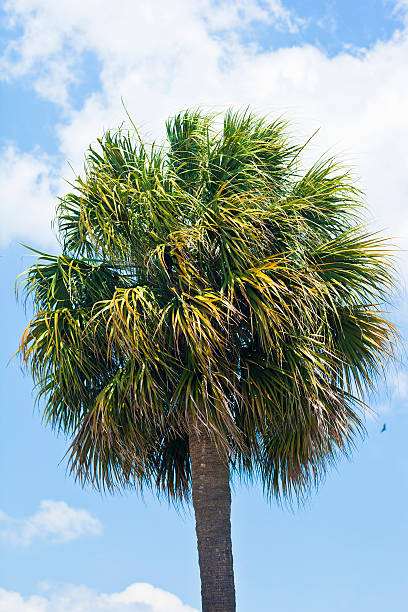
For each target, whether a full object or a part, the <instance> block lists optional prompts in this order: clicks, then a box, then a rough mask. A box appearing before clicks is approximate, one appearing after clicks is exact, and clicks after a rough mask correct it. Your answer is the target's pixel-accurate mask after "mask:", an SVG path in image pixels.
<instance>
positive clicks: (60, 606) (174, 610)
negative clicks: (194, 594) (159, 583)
mask: <svg viewBox="0 0 408 612" xmlns="http://www.w3.org/2000/svg"><path fill="white" fill-rule="evenodd" d="M90 610H92V612H198V611H197V610H195V609H193V608H191V607H190V606H187V605H185V604H183V603H182V602H181V600H180V599H179V598H178V597H176V596H175V595H173V594H172V593H169V592H167V591H163V590H162V589H158V588H156V587H154V586H152V585H151V584H146V583H135V584H131V585H130V586H128V587H127V588H126V589H125V590H124V591H121V592H119V593H111V594H107V593H96V592H95V591H92V590H91V589H88V588H87V587H85V586H80V587H75V586H70V585H68V586H65V587H59V588H50V589H49V591H48V592H46V593H43V594H41V595H33V596H31V597H28V598H24V597H22V595H20V594H19V593H17V592H13V591H6V590H5V589H0V612H89V611H90Z"/></svg>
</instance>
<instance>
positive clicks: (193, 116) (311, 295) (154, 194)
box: [21, 111, 393, 612]
mask: <svg viewBox="0 0 408 612" xmlns="http://www.w3.org/2000/svg"><path fill="white" fill-rule="evenodd" d="M136 133H137V132H136ZM301 151H302V147H301V146H298V145H296V144H294V143H292V142H291V141H290V140H289V139H288V137H287V136H286V125H285V124H284V123H283V122H282V121H275V122H270V121H268V120H267V119H263V118H258V117H256V116H254V115H252V114H249V113H234V112H228V113H227V114H226V115H225V117H224V118H223V123H222V122H221V121H220V119H219V117H214V116H211V115H207V114H205V113H202V112H200V111H187V112H184V113H181V114H179V115H178V116H176V117H174V118H173V119H171V120H169V121H168V123H167V140H166V143H165V144H164V145H163V146H156V145H149V146H148V145H144V144H143V143H142V142H141V141H140V139H139V138H138V137H137V138H131V136H130V135H129V134H128V133H123V132H121V131H119V132H117V133H114V134H112V133H110V132H108V133H106V134H105V135H104V137H103V138H102V139H101V140H100V141H99V145H98V149H97V150H96V149H93V148H90V149H89V152H88V155H87V158H86V160H87V161H86V166H85V175H84V176H85V178H77V179H76V181H75V183H74V184H73V185H72V192H71V193H69V194H68V195H67V196H66V197H64V198H62V199H61V201H60V204H59V207H58V213H57V222H58V228H59V235H60V238H61V244H62V254H61V255H60V256H58V257H54V256H51V255H44V254H42V256H41V258H40V259H39V261H38V262H37V264H36V265H34V266H32V267H31V268H30V269H29V271H28V273H27V277H26V285H25V289H26V293H27V295H32V296H33V298H34V304H35V308H36V314H35V316H34V318H33V319H32V321H31V322H30V324H29V326H28V328H27V330H26V331H25V333H24V336H23V339H22V344H21V351H22V356H23V359H24V361H25V363H26V364H29V365H30V366H31V371H32V374H33V376H34V379H35V380H36V383H37V386H38V391H39V398H40V399H41V400H42V402H41V405H42V406H43V407H44V417H45V421H46V422H47V423H50V424H51V425H52V426H53V427H54V428H55V429H56V430H57V431H62V432H64V433H65V434H68V435H69V436H72V444H71V446H70V450H69V453H68V455H69V465H70V469H71V471H72V472H73V474H74V475H75V476H76V477H77V478H78V479H79V480H80V481H81V482H82V483H92V484H93V485H95V486H96V487H98V488H107V489H110V490H114V489H115V488H121V487H127V486H130V487H133V486H135V487H143V486H148V487H152V488H154V489H155V490H156V491H157V492H158V493H159V494H164V495H165V496H168V497H170V498H171V499H173V500H175V501H176V502H183V501H186V500H189V499H190V497H191V498H192V502H193V505H194V510H195V517H196V531H197V541H198V552H199V563H200V571H201V582H202V602H203V603H202V605H203V611H204V612H217V611H220V612H221V611H222V612H231V611H233V610H235V593H234V578H233V568H232V551H231V536H230V504H231V497H230V477H231V474H234V473H236V474H239V475H243V476H244V477H247V478H258V479H260V481H261V482H262V483H263V486H264V488H265V491H266V492H267V493H268V494H271V495H276V496H277V497H281V498H285V499H288V498H289V499H290V498H292V497H295V498H296V497H299V496H302V494H304V492H306V491H307V490H308V488H309V487H310V485H314V484H316V482H317V481H318V480H319V477H320V476H321V475H322V474H323V473H324V472H325V470H326V468H327V467H328V466H329V465H330V464H331V463H333V462H334V461H335V460H336V458H337V457H338V456H339V455H341V454H343V453H347V452H348V450H349V449H350V447H351V446H352V445H353V441H354V439H355V436H356V435H358V434H359V433H360V432H361V431H362V421H361V409H362V408H363V403H362V400H361V398H362V393H363V391H364V389H365V388H366V387H371V386H372V385H373V384H374V383H375V379H376V375H377V374H378V372H379V371H380V370H381V368H382V364H383V361H384V358H385V357H386V356H387V355H389V354H390V351H391V350H392V339H393V330H392V327H391V326H390V324H389V323H388V322H387V321H386V320H385V319H384V318H383V315H382V313H381V311H380V307H379V304H380V303H381V302H382V301H384V297H385V296H386V294H387V292H388V291H389V289H390V287H391V284H392V275H391V268H390V264H389V258H388V255H387V252H386V249H385V248H384V246H383V243H382V241H381V239H380V238H378V237H377V236H373V235H371V234H369V233H366V232H365V231H364V230H363V229H362V227H361V226H360V225H359V221H358V219H359V211H360V193H359V192H358V190H357V189H356V188H355V187H354V186H353V182H352V179H351V178H350V175H349V173H348V172H347V171H345V170H342V169H341V167H339V166H338V165H337V164H336V162H335V161H334V160H333V159H328V160H325V161H324V160H323V161H322V160H320V161H319V162H318V163H317V164H316V165H314V166H313V167H312V168H310V169H309V170H308V171H302V170H301V166H300V162H299V160H300V156H301Z"/></svg>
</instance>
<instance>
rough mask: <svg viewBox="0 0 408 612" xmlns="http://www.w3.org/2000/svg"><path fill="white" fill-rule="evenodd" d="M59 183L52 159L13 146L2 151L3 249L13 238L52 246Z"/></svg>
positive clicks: (0, 210)
mask: <svg viewBox="0 0 408 612" xmlns="http://www.w3.org/2000/svg"><path fill="white" fill-rule="evenodd" d="M59 182H60V181H59V179H58V177H57V175H56V173H55V170H54V165H53V162H52V160H51V159H49V158H48V157H46V156H45V155H42V154H41V153H40V152H33V153H22V152H21V151H18V149H16V148H15V147H13V146H8V147H6V148H4V149H3V150H2V151H0V217H1V224H0V245H6V244H8V243H9V242H10V240H12V239H13V238H14V237H18V239H20V240H21V239H23V240H28V241H30V242H33V241H34V242H35V243H38V242H40V243H43V244H44V243H45V244H51V243H53V241H54V240H55V239H54V237H53V234H52V232H51V219H52V218H53V217H54V215H55V196H54V194H55V191H57V190H58V185H59Z"/></svg>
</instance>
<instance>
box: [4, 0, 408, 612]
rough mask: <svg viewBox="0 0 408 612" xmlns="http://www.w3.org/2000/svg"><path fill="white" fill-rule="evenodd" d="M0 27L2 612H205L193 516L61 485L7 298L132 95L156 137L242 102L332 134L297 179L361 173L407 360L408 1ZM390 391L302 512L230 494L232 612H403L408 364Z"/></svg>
mask: <svg viewBox="0 0 408 612" xmlns="http://www.w3.org/2000/svg"><path fill="white" fill-rule="evenodd" d="M0 28H1V30H0V45H1V48H0V56H1V59H0V105H1V111H2V112H1V119H0V121H1V128H2V129H1V132H0V210H1V224H0V255H1V257H0V270H1V273H0V274H1V279H0V282H1V296H2V300H1V309H2V312H1V320H2V321H3V323H4V326H3V330H2V342H1V345H0V353H1V368H2V371H1V376H2V383H1V384H2V386H1V389H2V393H1V401H2V410H1V413H0V415H1V416H0V419H1V423H0V427H1V432H2V444H1V450H0V466H1V467H0V470H1V482H2V487H1V490H0V548H1V552H0V577H1V578H0V612H6V611H7V612H68V610H69V611H70V612H71V611H72V610H73V611H74V612H85V611H88V610H90V609H92V610H98V611H100V612H121V611H122V612H192V610H198V609H199V601H200V599H199V576H198V564H197V558H196V544H195V534H194V523H193V517H192V514H191V512H190V511H189V510H188V509H186V510H185V511H179V512H177V511H176V510H174V509H173V508H171V507H169V506H168V505H167V503H166V502H163V501H162V502H159V501H157V500H156V499H155V498H154V497H152V496H151V495H150V494H148V493H146V494H145V495H144V497H143V498H142V497H140V496H139V495H137V494H127V495H123V496H118V497H111V496H105V497H104V496H101V495H100V494H98V493H96V492H95V491H92V490H83V489H81V488H80V487H79V486H78V485H77V484H75V482H73V481H72V480H71V479H70V478H69V477H68V476H67V475H66V473H65V464H64V460H63V456H64V452H65V450H66V447H67V444H66V441H65V440H64V439H62V438H57V437H56V436H55V435H54V433H53V432H52V431H50V430H49V429H46V428H45V427H44V426H43V424H42V423H41V414H40V411H39V410H38V409H37V408H35V407H34V394H33V392H32V383H31V380H30V378H29V376H27V375H24V373H23V372H22V371H21V370H20V366H19V363H18V361H17V360H13V361H11V362H9V360H10V357H11V355H12V354H13V353H14V351H15V350H16V347H17V345H18V341H19V337H20V335H21V333H22V330H23V329H24V326H25V324H26V321H27V318H28V316H29V314H30V313H29V311H28V312H27V313H25V311H24V309H23V307H22V305H21V304H17V303H16V300H15V296H14V282H15V278H16V277H17V275H18V274H19V273H21V272H22V271H23V270H24V269H25V268H26V267H27V266H28V265H29V264H30V262H31V261H32V257H31V256H29V255H27V252H26V251H25V250H24V248H23V247H22V246H21V244H20V243H28V244H30V245H33V246H36V247H37V248H39V249H43V250H51V251H56V250H57V249H58V247H57V245H56V242H55V238H54V237H53V234H52V231H51V230H50V222H51V220H52V217H53V211H54V207H55V202H56V195H57V194H58V193H64V192H65V191H66V190H67V185H66V183H65V182H64V178H66V179H70V178H71V177H72V170H71V166H72V167H73V168H74V169H75V170H76V171H77V172H79V171H80V170H81V166H82V163H83V161H82V160H83V153H84V151H85V149H86V147H87V145H88V144H89V143H91V142H94V141H95V140H96V138H97V137H98V136H99V135H101V133H102V131H103V130H104V129H105V128H108V127H115V126H118V125H119V124H120V123H121V122H122V121H123V120H124V119H125V114H124V111H123V108H122V106H121V97H123V98H124V100H125V102H126V106H127V108H128V109H129V111H130V113H131V115H132V117H133V118H134V120H135V121H136V123H137V124H138V125H139V126H140V127H141V130H142V132H143V133H144V134H146V137H148V138H151V137H160V135H161V133H162V126H163V122H164V120H165V119H166V117H167V116H168V115H170V114H172V113H173V112H175V111H177V110H178V109H180V108H183V107H186V106H191V105H199V104H200V105H206V106H211V107H214V106H215V107H217V108H226V107H228V106H237V107H243V106H247V105H248V104H249V105H251V106H252V107H254V108H255V109H256V110H259V111H260V112H265V113H269V114H271V115H277V114H279V115H280V114H283V115H284V116H285V117H287V118H288V119H290V120H291V121H292V124H293V127H292V130H293V132H294V134H296V135H298V136H299V137H300V138H306V137H308V136H309V135H310V134H311V133H313V132H314V131H315V129H316V128H317V127H320V128H321V129H320V131H319V134H318V136H317V137H316V139H315V140H314V143H313V144H312V145H311V147H310V149H309V152H308V153H307V154H306V158H305V163H307V162H308V161H310V160H311V159H314V158H316V157H317V156H319V155H320V154H322V153H324V152H327V151H329V152H330V153H336V154H338V155H339V156H340V157H341V159H343V160H345V162H346V163H347V164H349V165H351V166H352V168H353V170H354V173H355V175H356V178H358V180H359V181H360V184H361V186H362V188H363V189H364V190H365V192H366V199H367V204H368V219H369V221H370V224H371V226H372V227H378V228H380V229H382V230H383V231H384V232H385V233H386V234H387V235H390V236H393V237H394V238H395V243H396V244H397V245H398V247H399V248H400V254H399V264H398V265H399V278H400V281H401V282H400V287H399V290H398V292H397V295H396V296H395V299H394V304H393V314H392V316H393V319H394V320H395V321H397V322H398V324H399V325H400V327H401V336H402V338H401V354H404V353H405V348H404V347H405V341H404V338H405V337H406V331H407V327H408V317H407V307H406V289H405V288H406V268H407V266H406V264H407V255H406V250H407V244H408V218H407V212H406V210H407V198H408V175H407V171H406V168H407V166H408V151H407V148H406V142H407V141H408V116H407V113H406V100H407V99H408V79H407V68H406V66H407V61H408V2H406V1H399V2H396V1H393V0H371V1H368V0H367V1H360V2H358V1H355V2H351V0H343V1H336V0H327V1H325V0H316V1H314V2H301V1H300V0H293V1H289V0H288V1H284V0H283V1H282V2H280V1H278V0H262V1H260V0H259V2H258V1H257V0H220V1H218V2H215V1H212V0H194V1H193V2H192V1H191V0H173V2H172V3H168V2H165V1H164V0H163V1H161V0H153V1H152V2H151V3H144V2H134V1H132V0H123V2H122V3H121V9H120V10H118V8H117V7H116V6H114V3H112V2H107V1H105V0H99V1H97V0H87V1H85V2H83V1H81V2H80V1H79V0H70V2H68V1H67V0H60V1H59V2H54V1H53V0H8V1H7V2H4V3H3V5H2V9H0ZM70 165H71V166H70ZM383 383H384V384H383V385H382V390H381V392H380V393H379V394H378V395H377V396H375V397H372V398H370V404H371V405H372V406H373V407H374V408H375V409H376V411H377V416H376V417H372V418H370V419H368V420H367V430H368V436H367V438H366V440H365V441H364V442H361V443H359V444H358V448H357V449H356V451H355V453H354V454H353V458H352V459H351V460H350V461H346V460H344V461H342V462H341V463H340V464H339V466H338V468H337V470H333V471H331V472H330V473H329V474H328V475H327V478H326V480H325V482H324V483H322V485H321V487H320V489H319V491H318V493H317V494H312V495H311V497H310V500H309V501H308V502H307V503H306V505H305V506H304V507H303V508H301V509H299V510H296V511H288V510H287V509H282V508H280V507H278V506H277V505H276V504H274V503H268V502H267V501H266V500H265V499H264V498H263V496H262V491H261V490H260V488H259V487H258V486H256V485H255V486H253V487H244V486H242V485H240V484H239V483H235V492H234V497H233V510H232V527H233V549H234V561H235V571H236V583H237V598H238V609H239V610H242V611H244V610H248V611H249V610H257V611H259V612H268V611H270V610H279V612H298V611H300V610H301V611H302V612H327V610H331V611H334V612H357V611H358V612H384V611H385V610H392V611H393V612H402V611H403V610H405V609H406V601H407V597H408V583H407V579H406V575H407V571H408V560H407V556H406V550H407V544H408V541H407V540H408V521H407V504H408V477H407V474H408V469H407V466H408V458H407V451H406V449H407V442H406V440H407V434H408V410H407V400H408V373H407V372H406V363H405V361H404V360H401V362H400V363H399V364H397V366H396V368H395V369H394V370H393V371H392V372H391V373H390V375H389V376H388V378H387V380H386V381H383ZM384 422H386V423H387V430H386V432H384V433H380V430H381V427H382V424H383V423H384Z"/></svg>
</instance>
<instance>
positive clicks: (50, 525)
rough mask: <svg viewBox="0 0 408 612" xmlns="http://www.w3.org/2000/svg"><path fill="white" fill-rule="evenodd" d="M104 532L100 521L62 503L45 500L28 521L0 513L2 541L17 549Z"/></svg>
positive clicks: (0, 535) (0, 537)
mask: <svg viewBox="0 0 408 612" xmlns="http://www.w3.org/2000/svg"><path fill="white" fill-rule="evenodd" d="M101 532H102V524H101V522H100V521H99V520H98V519H97V518H95V517H93V516H92V515H91V514H89V512H87V511H86V510H81V509H76V508H71V507H70V506H68V504H67V503H66V502H63V501H52V500H43V501H42V502H41V504H40V509H39V510H38V511H37V512H36V513H35V514H32V515H31V516H29V517H27V518H25V519H15V518H12V517H9V516H7V515H6V514H5V513H4V512H1V511H0V539H2V540H4V541H6V542H8V543H10V544H13V545H17V546H29V545H30V544H31V543H32V541H33V540H35V539H42V540H48V541H50V542H51V543H59V542H69V541H71V540H76V539H77V538H79V537H81V536H82V535H86V534H92V535H99V534H100V533H101ZM0 609H1V607H0Z"/></svg>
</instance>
